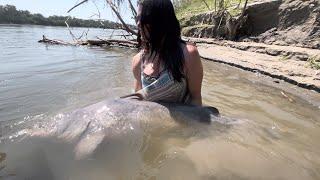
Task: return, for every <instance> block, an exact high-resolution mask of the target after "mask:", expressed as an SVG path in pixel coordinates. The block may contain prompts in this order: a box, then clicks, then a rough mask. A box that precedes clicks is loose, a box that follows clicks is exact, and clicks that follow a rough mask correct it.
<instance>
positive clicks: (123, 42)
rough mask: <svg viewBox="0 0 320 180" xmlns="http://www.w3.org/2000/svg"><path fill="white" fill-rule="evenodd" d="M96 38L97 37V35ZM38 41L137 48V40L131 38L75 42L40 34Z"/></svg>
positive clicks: (55, 43) (54, 43)
mask: <svg viewBox="0 0 320 180" xmlns="http://www.w3.org/2000/svg"><path fill="white" fill-rule="evenodd" d="M97 38H98V37H97ZM38 42H39V43H46V44H53V45H71V46H77V45H81V46H84V45H90V46H121V47H129V48H137V47H138V42H136V41H132V40H118V39H100V38H98V39H90V40H84V41H76V42H72V43H71V42H65V41H62V40H55V39H48V38H47V37H46V36H45V35H43V36H42V39H41V40H39V41H38Z"/></svg>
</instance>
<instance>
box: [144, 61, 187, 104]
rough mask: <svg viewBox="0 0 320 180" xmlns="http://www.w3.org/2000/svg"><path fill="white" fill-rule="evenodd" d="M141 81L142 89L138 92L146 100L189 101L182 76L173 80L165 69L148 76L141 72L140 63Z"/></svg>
mask: <svg viewBox="0 0 320 180" xmlns="http://www.w3.org/2000/svg"><path fill="white" fill-rule="evenodd" d="M141 64H142V63H141ZM141 82H142V89H141V90H140V91H139V92H138V93H140V94H141V95H142V96H143V98H144V99H145V100H147V101H161V102H172V103H186V104H188V103H190V93H189V91H188V84H187V80H186V78H182V79H181V82H178V81H175V80H174V78H173V77H172V75H171V74H170V73H169V72H168V71H167V70H164V71H162V72H161V73H160V74H159V75H158V77H153V76H149V75H147V74H145V73H144V72H143V67H142V65H141Z"/></svg>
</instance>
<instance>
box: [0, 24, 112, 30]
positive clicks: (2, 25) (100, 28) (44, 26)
mask: <svg viewBox="0 0 320 180" xmlns="http://www.w3.org/2000/svg"><path fill="white" fill-rule="evenodd" d="M1 26H43V27H61V28H68V27H67V26H66V25H65V26H62V25H61V26H59V25H58V26H54V25H43V24H15V23H11V24H10V23H0V27H1ZM70 28H71V29H72V28H90V29H113V28H103V27H81V26H72V27H70ZM114 29H116V28H114Z"/></svg>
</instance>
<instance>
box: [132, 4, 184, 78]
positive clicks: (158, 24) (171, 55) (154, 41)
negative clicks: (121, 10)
mask: <svg viewBox="0 0 320 180" xmlns="http://www.w3.org/2000/svg"><path fill="white" fill-rule="evenodd" d="M138 5H140V6H141V8H142V9H141V14H140V17H138V18H139V20H140V25H141V29H139V32H138V34H139V35H138V42H139V44H140V45H142V46H145V47H144V48H147V49H148V51H149V52H150V53H149V57H148V58H149V59H151V60H154V59H155V57H159V59H160V60H161V62H162V63H163V65H164V68H165V69H167V70H168V72H169V73H170V74H171V75H172V77H173V78H174V80H175V81H178V82H181V79H182V78H183V77H184V75H183V67H184V61H185V57H184V54H183V49H182V46H181V44H182V43H183V44H185V42H184V41H183V40H182V39H181V29H180V23H179V21H178V19H177V17H176V15H175V12H174V8H173V4H172V2H171V1H170V0H140V1H138ZM145 29H147V31H148V32H144V30H145ZM141 33H143V34H148V35H149V36H148V39H146V40H145V41H146V43H144V44H142V42H141ZM144 37H145V36H144Z"/></svg>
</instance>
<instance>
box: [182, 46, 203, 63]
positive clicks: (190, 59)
mask: <svg viewBox="0 0 320 180" xmlns="http://www.w3.org/2000/svg"><path fill="white" fill-rule="evenodd" d="M184 54H185V63H186V66H187V67H188V68H192V67H193V65H195V64H199V63H200V62H201V60H200V55H199V51H198V49H197V46H196V45H195V44H193V43H189V42H187V43H186V45H185V48H184Z"/></svg>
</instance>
